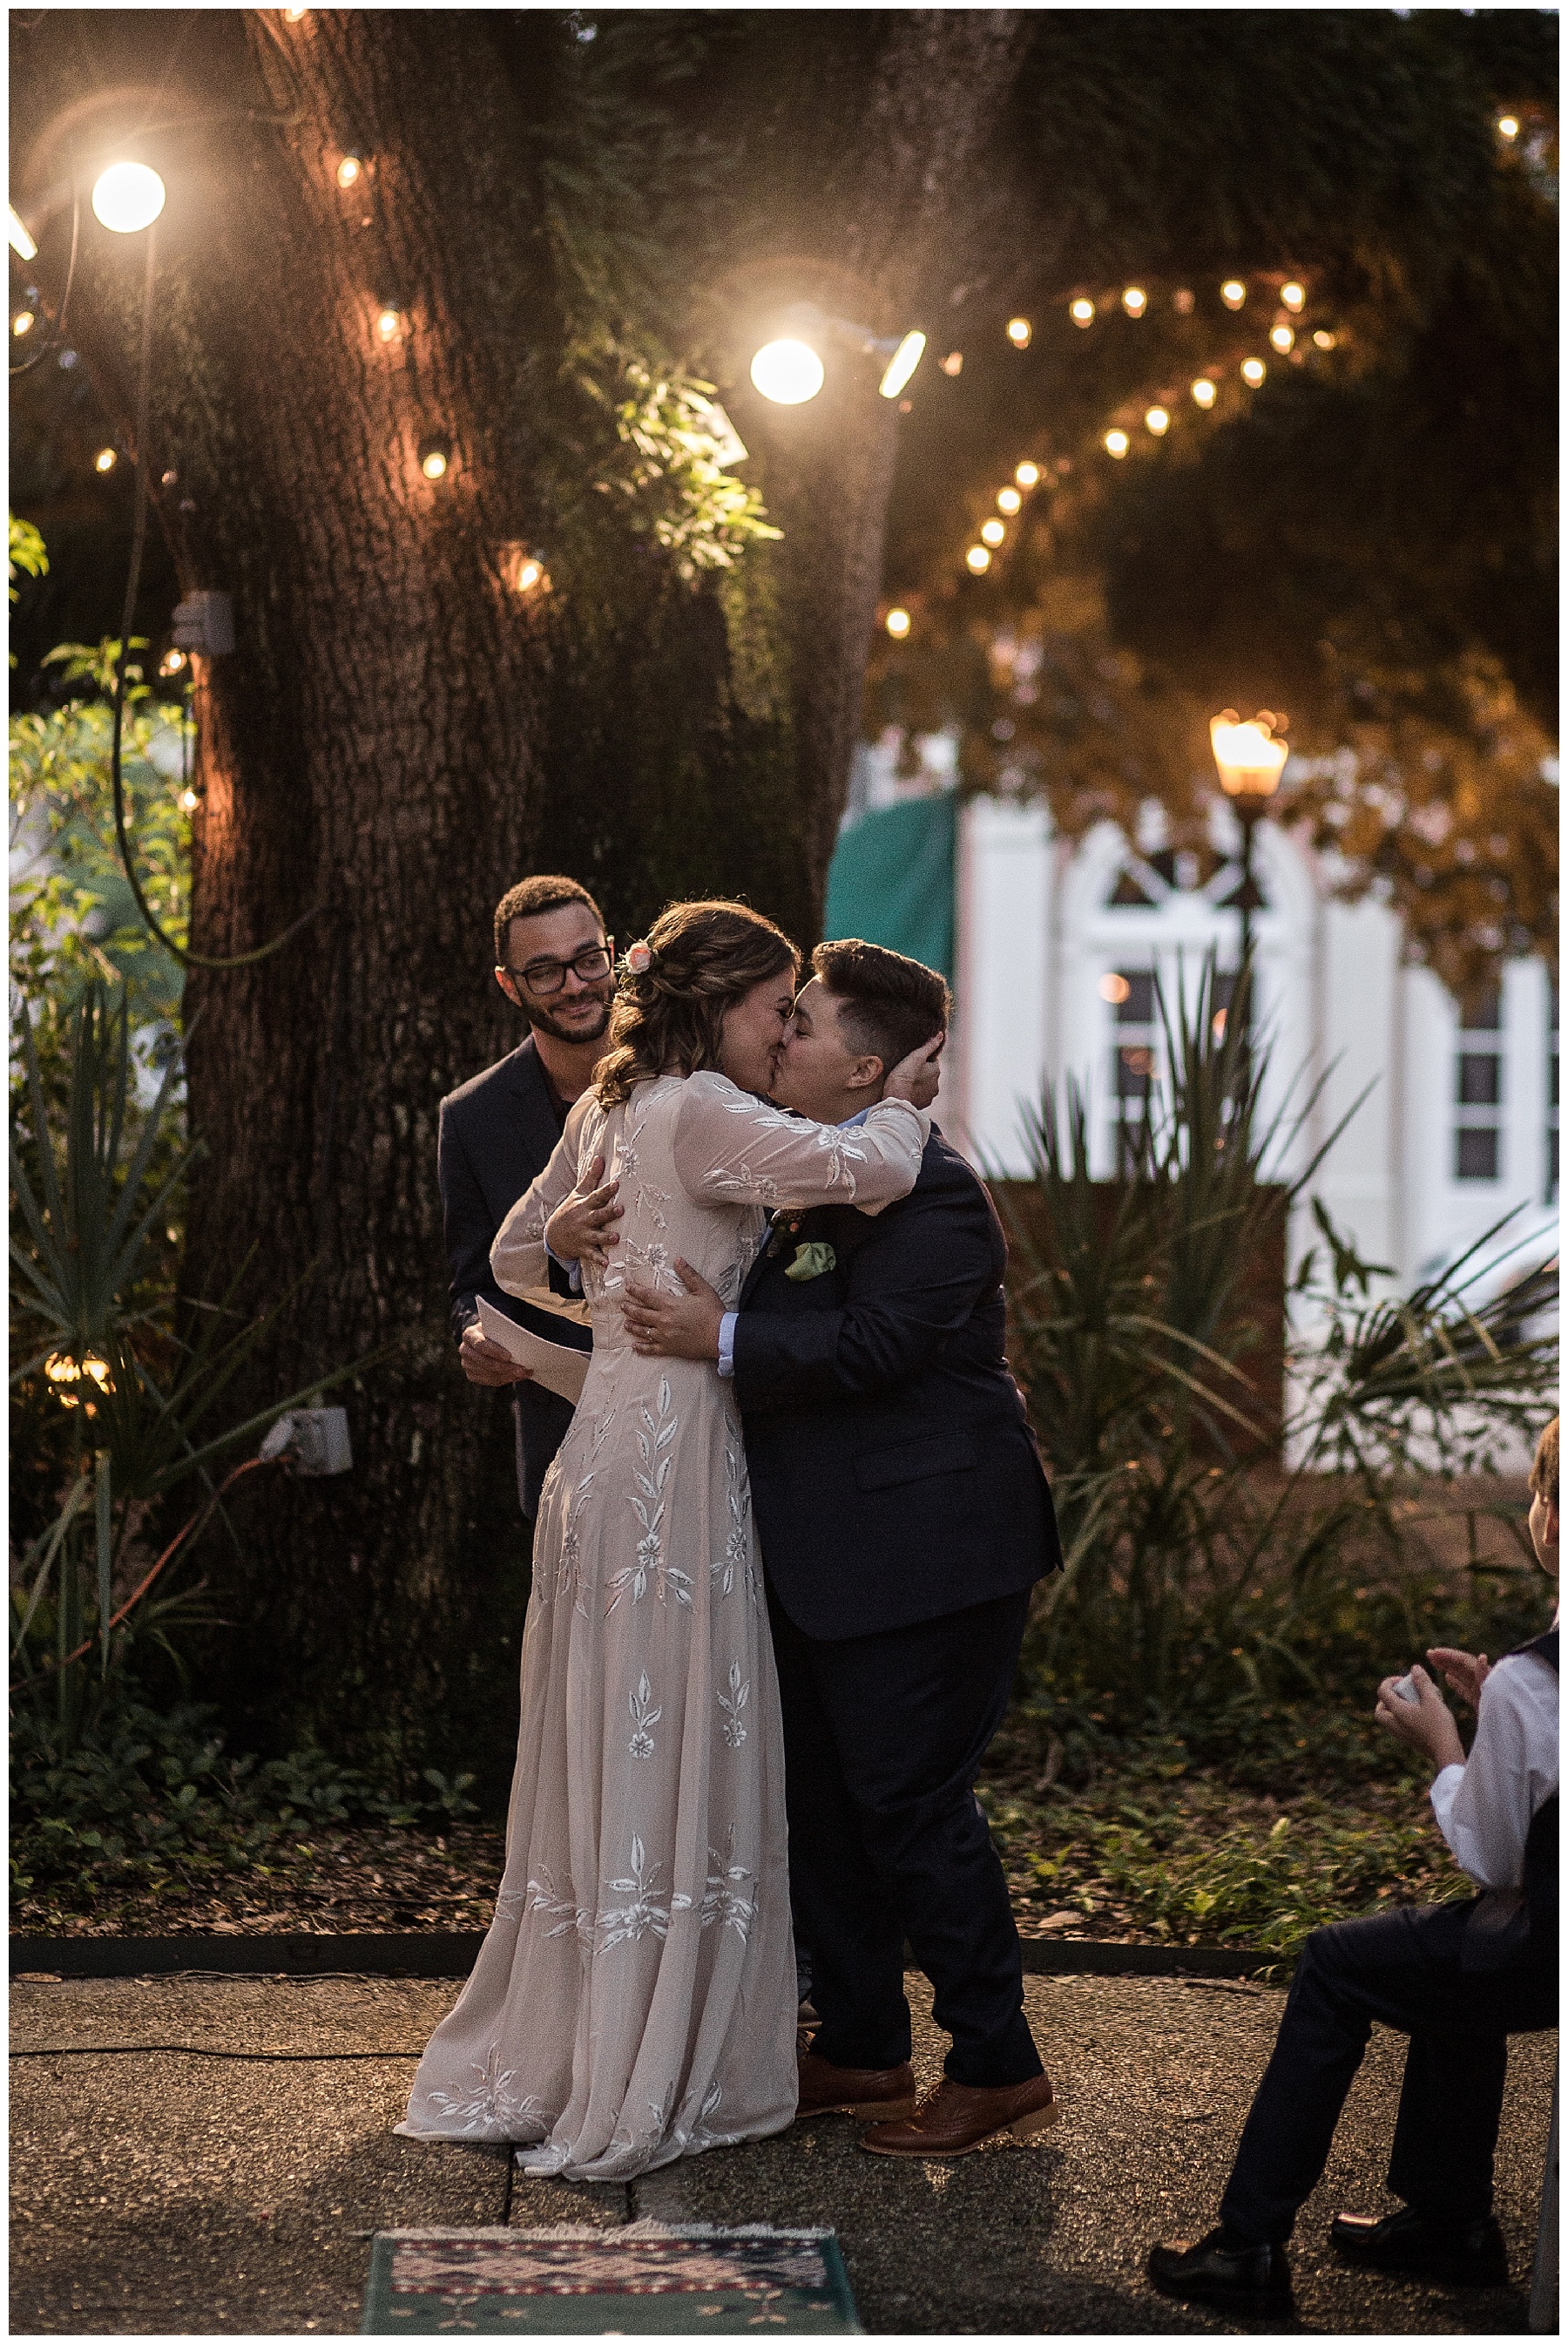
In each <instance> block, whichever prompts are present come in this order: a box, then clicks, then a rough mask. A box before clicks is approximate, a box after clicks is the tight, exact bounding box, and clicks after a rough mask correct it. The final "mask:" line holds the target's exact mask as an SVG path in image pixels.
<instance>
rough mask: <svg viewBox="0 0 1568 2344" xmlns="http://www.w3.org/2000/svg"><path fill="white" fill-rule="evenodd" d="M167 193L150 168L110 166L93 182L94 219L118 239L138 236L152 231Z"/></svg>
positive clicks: (119, 164) (123, 165) (144, 166)
mask: <svg viewBox="0 0 1568 2344" xmlns="http://www.w3.org/2000/svg"><path fill="white" fill-rule="evenodd" d="M166 193H167V191H166V188H165V187H164V183H163V181H162V180H161V179H160V178H159V177H158V175H157V173H156V171H155V170H153V169H152V168H151V167H150V166H149V165H148V164H146V163H111V164H110V165H109V167H108V169H107V170H106V171H100V172H99V174H98V177H96V179H95V180H94V182H93V217H94V218H95V219H96V220H100V221H101V222H102V223H103V225H104V227H106V228H110V229H112V230H113V232H114V233H115V235H116V236H135V235H136V233H137V231H138V230H139V229H141V228H144V227H151V226H152V224H153V222H154V221H155V220H156V218H157V217H158V214H159V213H160V212H161V211H162V210H163V207H164V203H165V199H166Z"/></svg>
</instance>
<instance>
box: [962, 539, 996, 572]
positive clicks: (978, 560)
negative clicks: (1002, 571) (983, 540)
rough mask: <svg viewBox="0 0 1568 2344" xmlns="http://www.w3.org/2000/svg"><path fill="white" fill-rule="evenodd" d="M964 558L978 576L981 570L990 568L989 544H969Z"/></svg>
mask: <svg viewBox="0 0 1568 2344" xmlns="http://www.w3.org/2000/svg"><path fill="white" fill-rule="evenodd" d="M964 560H965V561H967V562H968V563H969V566H970V569H971V570H972V571H974V573H975V576H976V577H977V578H978V577H979V576H980V572H981V571H983V570H989V569H990V546H989V545H971V546H970V550H969V551H968V552H967V553H966V554H965V556H964Z"/></svg>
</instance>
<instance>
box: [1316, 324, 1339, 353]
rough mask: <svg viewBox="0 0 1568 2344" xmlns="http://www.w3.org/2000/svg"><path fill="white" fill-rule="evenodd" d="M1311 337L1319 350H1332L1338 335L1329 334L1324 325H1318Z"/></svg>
mask: <svg viewBox="0 0 1568 2344" xmlns="http://www.w3.org/2000/svg"><path fill="white" fill-rule="evenodd" d="M1312 339H1313V341H1314V342H1315V343H1316V344H1317V346H1318V348H1319V349H1320V350H1332V349H1333V347H1334V344H1335V342H1336V341H1337V340H1338V339H1339V337H1338V335H1337V334H1331V333H1330V332H1329V330H1328V328H1327V327H1326V326H1320V327H1319V328H1318V330H1317V332H1316V333H1315V334H1314V335H1313V336H1312Z"/></svg>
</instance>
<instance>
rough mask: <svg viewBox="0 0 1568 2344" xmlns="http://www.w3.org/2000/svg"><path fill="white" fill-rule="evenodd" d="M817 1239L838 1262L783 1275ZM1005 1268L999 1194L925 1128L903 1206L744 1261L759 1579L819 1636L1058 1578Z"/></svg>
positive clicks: (836, 1215)
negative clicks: (1012, 1355)
mask: <svg viewBox="0 0 1568 2344" xmlns="http://www.w3.org/2000/svg"><path fill="white" fill-rule="evenodd" d="M790 1218H791V1219H793V1218H794V1216H790ZM813 1240H815V1241H818V1242H822V1243H826V1244H828V1245H830V1246H831V1247H832V1248H833V1251H834V1254H835V1256H836V1257H837V1258H836V1261H835V1264H834V1267H833V1268H831V1269H829V1270H826V1271H824V1272H822V1273H821V1274H820V1275H819V1276H818V1277H816V1278H808V1279H805V1280H803V1281H797V1280H795V1279H793V1278H787V1277H786V1276H785V1274H784V1273H785V1270H786V1268H788V1267H789V1263H790V1262H791V1261H792V1260H793V1259H794V1258H795V1250H796V1247H797V1246H798V1245H800V1244H805V1243H809V1242H811V1241H813ZM1006 1265H1007V1241H1006V1239H1005V1238H1004V1237H1003V1236H1002V1232H1001V1225H1000V1222H999V1221H998V1219H997V1217H996V1212H995V1209H994V1208H993V1207H992V1205H991V1201H990V1197H988V1196H987V1194H986V1192H985V1189H984V1188H983V1187H982V1186H981V1184H980V1180H979V1179H978V1178H977V1177H976V1176H975V1174H974V1172H973V1171H972V1170H971V1169H970V1166H969V1165H968V1164H966V1163H965V1162H964V1159H963V1157H961V1156H960V1155H959V1153H958V1151H957V1150H956V1148H953V1147H950V1145H949V1144H948V1142H947V1141H946V1140H945V1139H944V1138H943V1137H942V1136H941V1134H940V1131H937V1130H936V1129H934V1128H933V1130H932V1132H931V1135H930V1139H929V1140H928V1141H927V1143H926V1151H925V1156H924V1157H923V1159H922V1161H921V1165H920V1177H919V1179H918V1180H917V1181H916V1183H915V1186H914V1187H913V1189H912V1190H911V1191H910V1195H909V1196H908V1197H904V1198H903V1199H902V1200H901V1201H900V1203H898V1204H896V1205H890V1206H889V1207H887V1209H886V1211H884V1212H882V1213H879V1214H877V1215H875V1216H868V1215H866V1214H864V1213H859V1212H857V1211H856V1210H855V1208H854V1207H853V1206H849V1205H828V1206H819V1207H816V1209H815V1210H813V1211H811V1212H809V1213H807V1214H806V1215H804V1216H803V1217H801V1218H800V1221H799V1228H797V1229H796V1230H795V1232H794V1234H793V1235H792V1236H789V1237H784V1236H782V1233H781V1232H780V1231H776V1232H775V1238H774V1240H773V1241H772V1242H771V1243H770V1246H769V1248H765V1249H764V1251H763V1253H762V1255H761V1256H760V1257H759V1260H758V1262H757V1263H756V1264H755V1265H754V1266H753V1268H752V1270H751V1273H750V1276H749V1278H747V1280H746V1282H745V1284H744V1286H743V1287H742V1288H741V1293H740V1302H739V1317H738V1318H737V1320H736V1326H735V1396H736V1399H738V1401H739V1405H740V1411H741V1418H742V1422H743V1424H744V1427H745V1433H746V1460H747V1464H748V1467H749V1473H750V1480H751V1499H752V1505H753V1508H754V1510H755V1513H756V1520H757V1535H758V1543H759V1546H760V1549H761V1553H762V1561H763V1566H764V1568H765V1570H766V1571H767V1574H768V1577H769V1581H770V1582H771V1584H772V1586H773V1589H774V1591H775V1593H776V1595H777V1596H778V1599H779V1601H780V1602H781V1603H782V1605H783V1607H784V1609H785V1611H787V1612H788V1613H789V1617H790V1619H791V1620H793V1621H794V1622H795V1624H796V1626H797V1627H799V1628H800V1629H801V1630H803V1632H805V1633H806V1634H807V1635H808V1636H815V1637H819V1638H821V1639H823V1640H825V1641H827V1642H838V1641H840V1640H842V1639H844V1638H847V1637H850V1636H866V1635H873V1634H877V1633H879V1632H882V1631H885V1630H887V1629H891V1628H901V1627H908V1626H911V1625H913V1623H914V1622H917V1621H921V1620H930V1619H936V1618H939V1617H940V1615H941V1614H942V1613H944V1612H948V1611H962V1610H964V1609H965V1608H967V1607H968V1606H969V1605H970V1604H974V1603H985V1602H989V1601H991V1600H992V1599H994V1598H996V1597H998V1596H1002V1595H1010V1594H1016V1593H1018V1592H1020V1591H1021V1590H1022V1589H1024V1588H1027V1587H1030V1586H1032V1585H1033V1583H1034V1581H1036V1580H1037V1579H1039V1578H1040V1577H1041V1576H1042V1575H1043V1574H1044V1573H1045V1572H1046V1571H1055V1570H1058V1569H1060V1563H1061V1549H1060V1544H1059V1542H1058V1539H1057V1533H1056V1516H1055V1511H1054V1510H1053V1508H1052V1506H1051V1502H1050V1490H1049V1488H1048V1487H1047V1485H1046V1479H1045V1472H1044V1469H1043V1467H1042V1466H1041V1464H1040V1451H1039V1450H1038V1448H1037V1446H1036V1443H1035V1439H1034V1434H1033V1432H1032V1430H1030V1423H1029V1419H1028V1417H1027V1415H1026V1414H1025V1411H1024V1405H1023V1398H1022V1395H1021V1393H1020V1390H1019V1389H1018V1386H1017V1384H1016V1383H1015V1382H1014V1381H1013V1379H1012V1376H1011V1375H1010V1372H1009V1369H1008V1366H1007V1361H1006V1359H1005V1356H1004V1353H1003V1348H1002V1346H1003V1337H1004V1334H1005V1331H1006V1323H1007V1320H1006V1305H1005V1301H1004V1298H1003V1292H1002V1274H1003V1271H1004V1269H1005V1268H1006Z"/></svg>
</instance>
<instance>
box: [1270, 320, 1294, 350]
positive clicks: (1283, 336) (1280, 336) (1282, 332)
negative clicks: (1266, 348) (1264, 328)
mask: <svg viewBox="0 0 1568 2344" xmlns="http://www.w3.org/2000/svg"><path fill="white" fill-rule="evenodd" d="M1269 339H1270V340H1271V342H1272V344H1273V345H1274V348H1275V349H1277V350H1278V351H1279V353H1280V356H1281V357H1282V358H1283V357H1284V355H1285V353H1286V351H1287V350H1292V349H1295V346H1296V336H1295V329H1294V328H1293V327H1291V326H1283V325H1281V326H1275V327H1273V328H1271V332H1270V335H1269Z"/></svg>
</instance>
